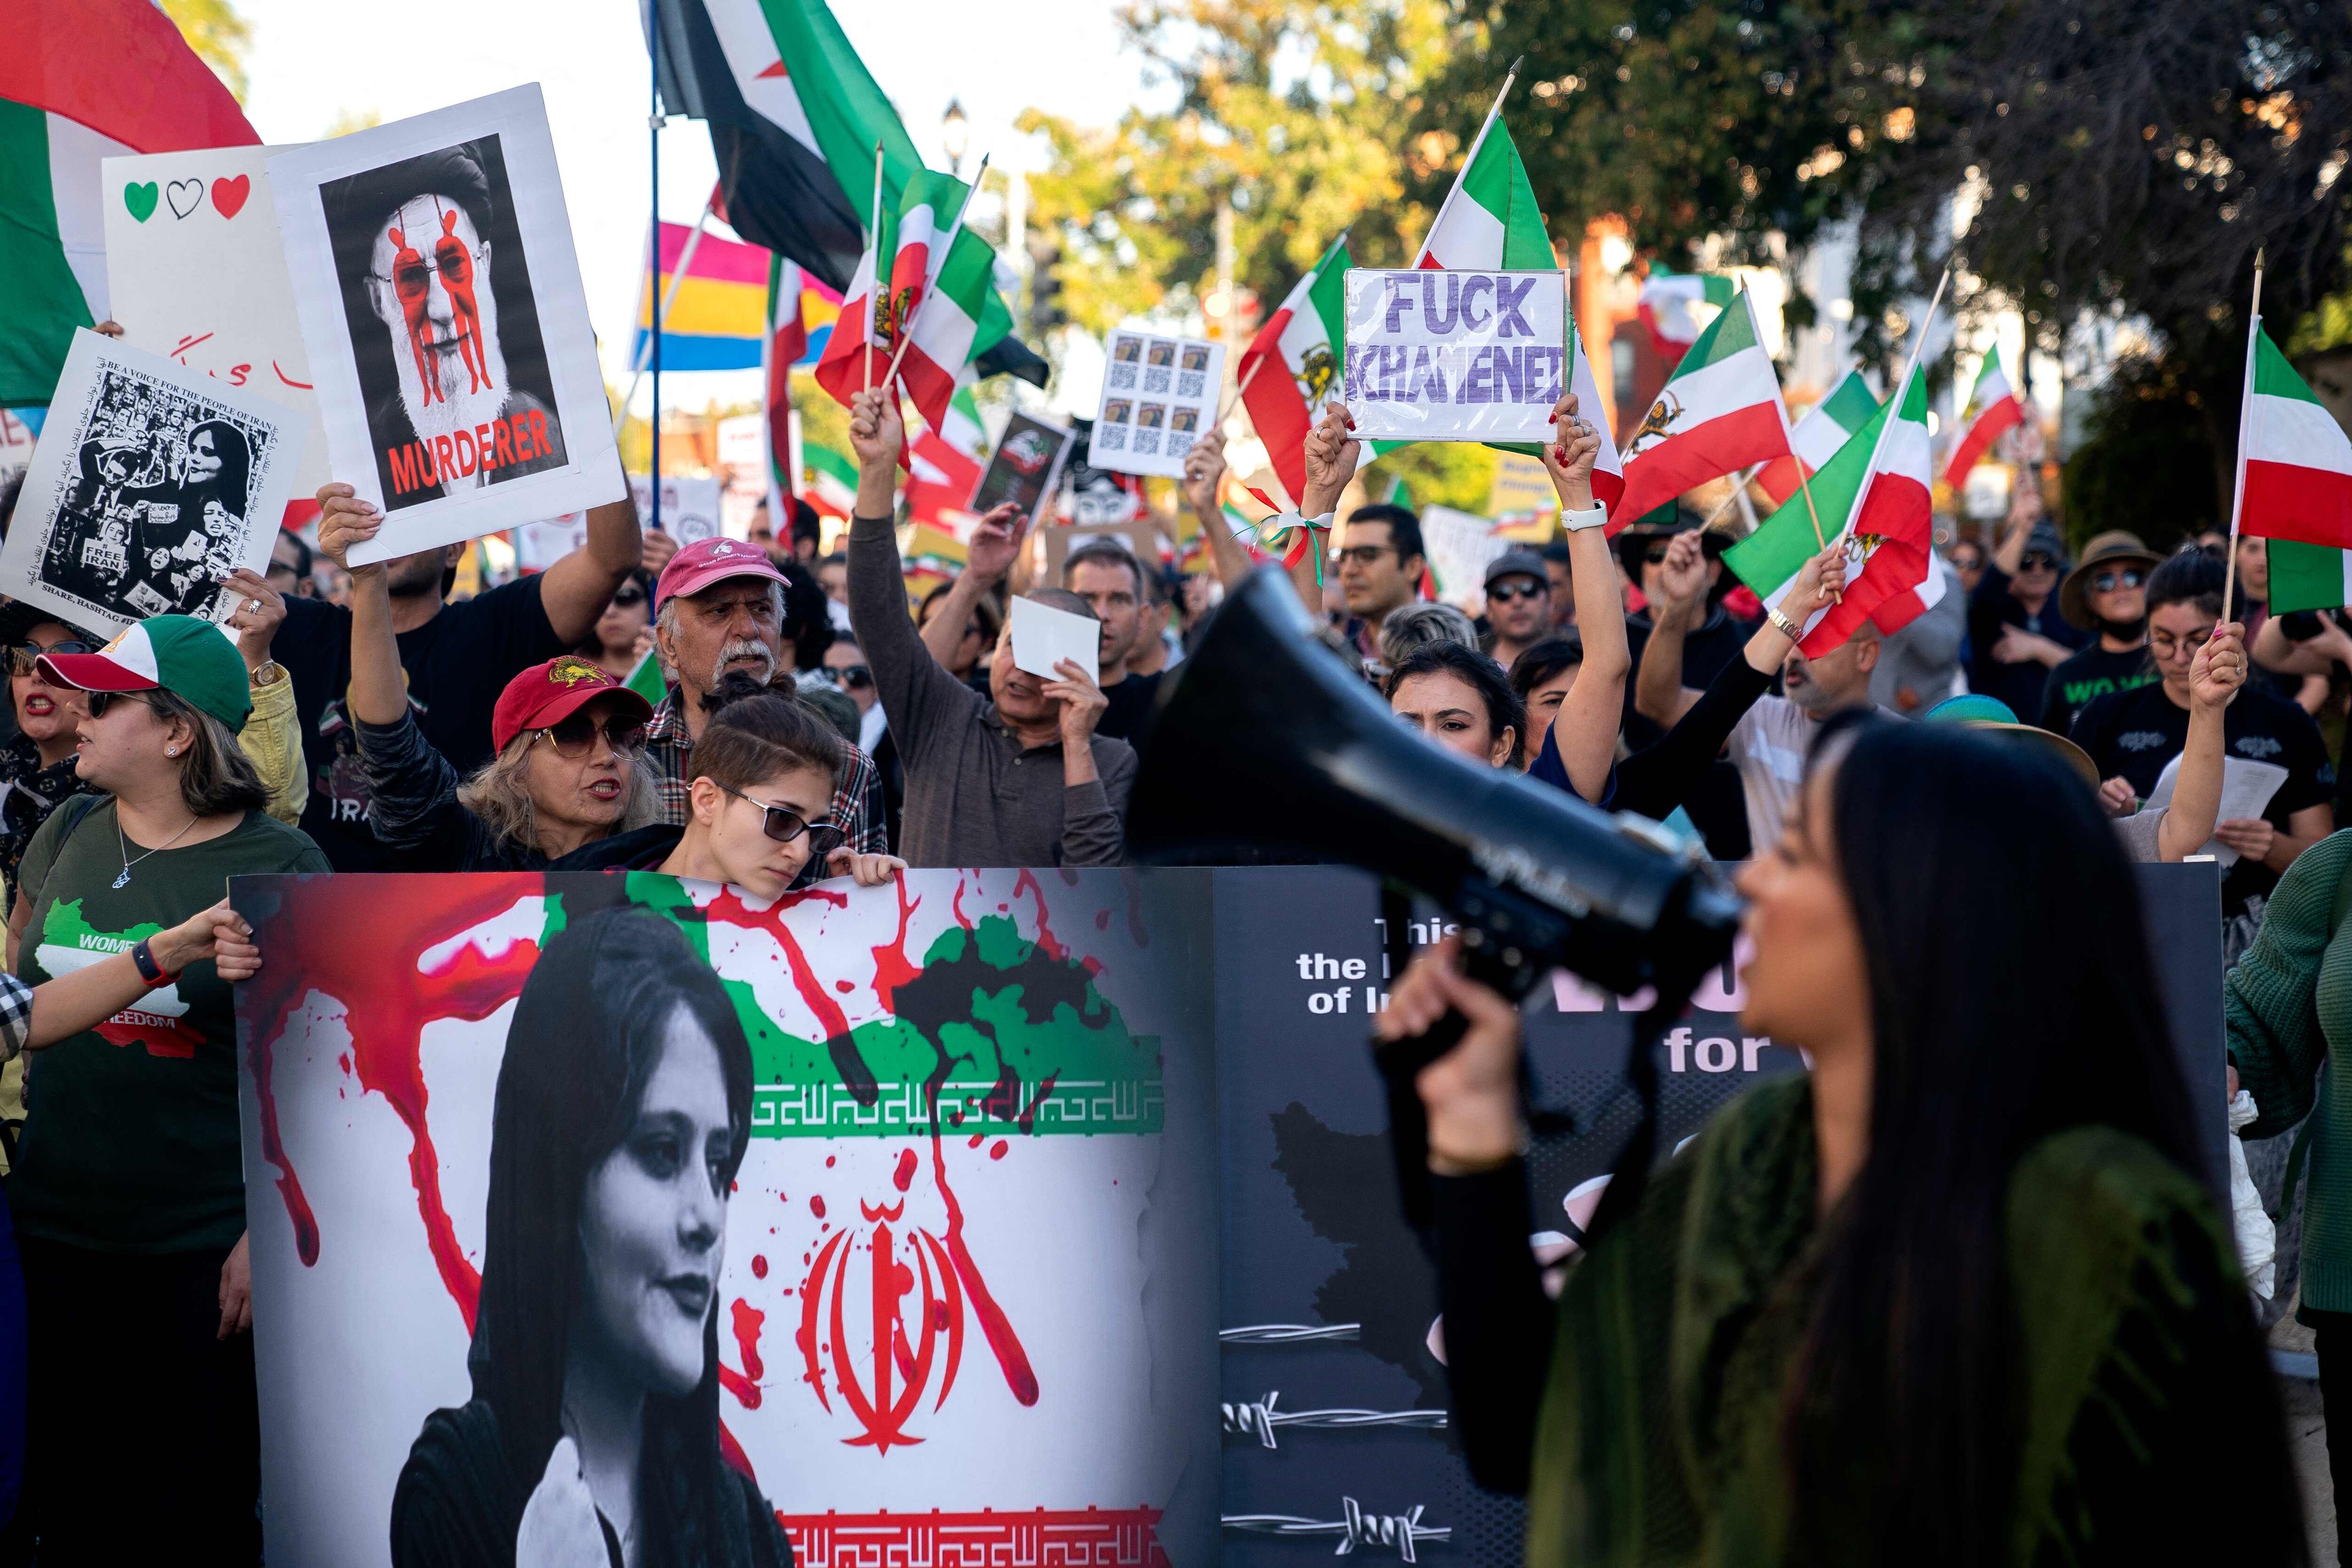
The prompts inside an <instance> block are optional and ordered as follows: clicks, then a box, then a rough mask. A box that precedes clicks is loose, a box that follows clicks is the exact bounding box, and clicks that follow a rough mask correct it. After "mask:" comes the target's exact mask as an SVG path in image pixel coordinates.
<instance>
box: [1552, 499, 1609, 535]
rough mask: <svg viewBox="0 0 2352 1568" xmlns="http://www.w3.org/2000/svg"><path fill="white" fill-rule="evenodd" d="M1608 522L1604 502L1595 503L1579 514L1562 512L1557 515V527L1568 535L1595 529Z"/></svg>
mask: <svg viewBox="0 0 2352 1568" xmlns="http://www.w3.org/2000/svg"><path fill="white" fill-rule="evenodd" d="M1608 520H1609V507H1608V503H1606V502H1604V501H1595V502H1593V503H1592V505H1591V506H1590V507H1586V508H1585V509H1584V510H1583V511H1580V512H1569V511H1563V512H1561V513H1560V515H1559V526H1560V527H1561V528H1566V529H1567V530H1568V531H1569V532H1570V533H1577V532H1579V531H1580V530H1582V529H1585V528H1599V527H1601V524H1603V523H1605V522H1607V521H1608Z"/></svg>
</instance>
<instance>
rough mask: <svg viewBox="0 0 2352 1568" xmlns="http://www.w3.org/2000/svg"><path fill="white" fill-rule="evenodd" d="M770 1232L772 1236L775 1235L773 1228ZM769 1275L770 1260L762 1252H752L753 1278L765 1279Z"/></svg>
mask: <svg viewBox="0 0 2352 1568" xmlns="http://www.w3.org/2000/svg"><path fill="white" fill-rule="evenodd" d="M768 1234H770V1235H771V1236H772V1235H774V1234H775V1232H774V1231H770V1232H769V1233H768ZM767 1277H768V1260H767V1259H766V1258H765V1257H763V1256H762V1255H761V1254H760V1253H757V1252H754V1253H752V1254H751V1278H753V1279H754V1280H764V1279H766V1278H767Z"/></svg>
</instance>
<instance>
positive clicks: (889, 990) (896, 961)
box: [874, 875, 961, 1013]
mask: <svg viewBox="0 0 2352 1568" xmlns="http://www.w3.org/2000/svg"><path fill="white" fill-rule="evenodd" d="M891 885H892V886H893V887H895V888H896V889H897V890H898V935H897V936H893V937H891V938H890V940H889V941H888V942H887V943H885V944H883V945H882V946H879V947H877V948H875V949H874V998H875V999H876V1000H877V1001H878V1002H880V1003H881V1004H882V1010H883V1011H885V1012H892V1013H895V1012H896V1011H898V988H899V987H900V986H903V985H905V984H907V982H908V981H909V980H912V979H913V978H914V977H916V976H918V975H919V974H921V973H922V972H923V970H922V966H920V965H919V964H917V963H916V962H914V960H912V959H911V958H909V957H908V956H907V922H908V920H909V919H911V918H912V917H913V915H914V913H915V906H916V905H917V904H921V903H922V902H923V901H922V900H921V899H919V898H911V899H910V898H908V896H907V879H906V877H905V876H904V875H901V876H899V877H898V880H897V881H896V882H895V883H892V884H891ZM958 890H959V891H961V884H959V889H958Z"/></svg>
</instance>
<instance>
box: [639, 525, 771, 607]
mask: <svg viewBox="0 0 2352 1568" xmlns="http://www.w3.org/2000/svg"><path fill="white" fill-rule="evenodd" d="M730 577H763V578H765V579H767V580H769V581H770V582H778V583H781V582H784V574H783V573H782V572H781V571H778V570H776V568H775V565H774V563H773V562H772V561H770V560H769V559H768V552H767V551H765V550H763V549H761V548H760V547H759V546H758V545H755V544H746V543H745V542H744V541H742V540H741V539H726V538H719V539H697V540H695V541H694V542H693V543H692V544H690V545H688V546H687V547H686V548H685V549H681V550H679V551H678V552H677V554H676V555H674V556H672V557H670V558H669V564H668V565H667V566H666V567H664V568H662V574H661V580H660V581H658V582H656V583H655V584H654V608H655V609H656V610H659V609H660V608H661V607H662V605H663V604H664V603H665V602H666V601H668V600H671V599H674V598H677V597H678V596H679V595H681V594H682V595H684V596H686V597H688V598H689V599H690V598H692V597H693V596H694V595H696V594H698V593H699V592H701V591H703V590H704V589H706V588H709V586H710V585H711V584H712V583H715V582H724V581H726V580H728V579H729V578H730ZM786 586H790V585H789V584H786Z"/></svg>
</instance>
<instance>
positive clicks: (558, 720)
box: [321, 529, 661, 871]
mask: <svg viewBox="0 0 2352 1568" xmlns="http://www.w3.org/2000/svg"><path fill="white" fill-rule="evenodd" d="M369 531H371V532H372V531H373V530H369ZM360 537H361V536H360V532H359V531H358V530H355V529H338V530H334V531H331V532H328V533H326V534H324V535H323V536H322V538H321V544H322V546H323V548H325V549H327V551H328V553H329V555H330V556H331V558H336V559H341V558H342V557H343V556H344V555H345V554H346V552H347V551H348V549H349V548H350V546H352V544H355V543H358V542H359V539H360ZM349 570H350V571H351V574H352V604H351V610H352V685H351V691H350V693H349V695H347V696H346V698H345V702H344V706H345V709H346V711H347V712H348V713H349V714H350V715H351V718H352V728H353V731H354V733H356V735H357V736H358V737H359V748H360V760H361V762H362V765H363V766H364V767H365V768H366V769H367V779H368V788H369V789H370V790H371V791H372V793H373V803H372V804H371V806H370V807H369V810H368V828H369V831H371V832H373V834H374V835H375V839H376V841H377V842H378V843H380V844H382V845H383V847H384V848H386V849H387V850H394V851H397V852H400V855H401V861H400V864H401V868H402V869H403V870H405V871H538V870H540V869H541V868H543V867H545V866H546V865H547V863H548V862H550V861H552V860H556V859H558V858H560V857H562V856H563V855H566V854H569V853H571V852H572V851H574V850H576V849H579V848H580V847H581V846H582V845H583V844H587V843H593V842H594V841H598V840H601V839H605V838H609V837H610V836H612V835H613V834H614V833H616V832H623V831H628V830H630V829H634V828H638V827H642V826H644V825H645V824H646V823H648V822H652V821H657V820H658V819H659V818H660V815H661V808H660V802H659V801H658V800H657V799H656V795H655V790H654V782H653V778H652V776H651V775H650V774H649V773H647V772H646V770H645V769H644V768H641V767H639V766H638V753H639V751H641V750H642V749H643V748H644V746H645V735H646V724H647V723H648V722H650V721H651V720H652V718H653V709H652V707H651V706H649V705H647V703H646V699H645V698H643V697H641V696H639V695H637V694H636V693H635V692H633V691H630V690H629V689H628V688H627V687H625V686H624V685H621V683H620V682H619V681H618V680H616V679H614V677H613V676H612V675H610V674H606V673H605V672H604V670H602V669H599V668H598V667H597V666H596V665H594V664H591V663H590V662H589V661H588V660H586V659H583V658H582V657H581V656H580V655H579V654H577V653H565V654H563V655H562V656H560V657H558V658H553V659H550V660H548V661H547V662H546V663H545V664H534V665H532V666H531V667H530V669H528V670H525V671H523V672H522V673H521V674H519V675H517V676H515V677H514V679H512V680H511V681H509V682H508V683H507V685H506V689H505V690H504V691H502V692H501V693H499V700H498V704H497V706H495V707H494V708H492V709H491V713H490V742H491V745H492V747H493V753H492V756H491V758H490V760H489V761H488V763H486V764H485V765H484V766H483V767H482V768H481V770H480V771H479V772H478V773H476V774H475V775H474V777H473V778H471V779H467V780H466V781H464V782H463V783H462V784H461V783H460V782H459V780H458V778H457V769H456V768H453V767H451V766H450V764H449V760H448V758H445V757H443V756H442V755H441V753H440V752H439V751H437V750H436V749H435V748H434V747H433V745H432V743H431V742H430V741H428V740H426V739H425V732H424V730H423V729H421V728H419V727H418V726H417V723H416V717H415V713H414V711H413V710H412V708H411V706H410V705H409V700H408V681H407V676H406V674H404V671H403V670H402V668H401V663H400V645H399V643H398V641H397V640H396V638H395V637H394V632H393V628H392V595H391V591H390V576H389V571H388V569H387V567H386V564H385V563H384V562H383V561H377V562H375V563H374V564H373V565H370V566H358V567H352V568H350V569H349Z"/></svg>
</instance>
